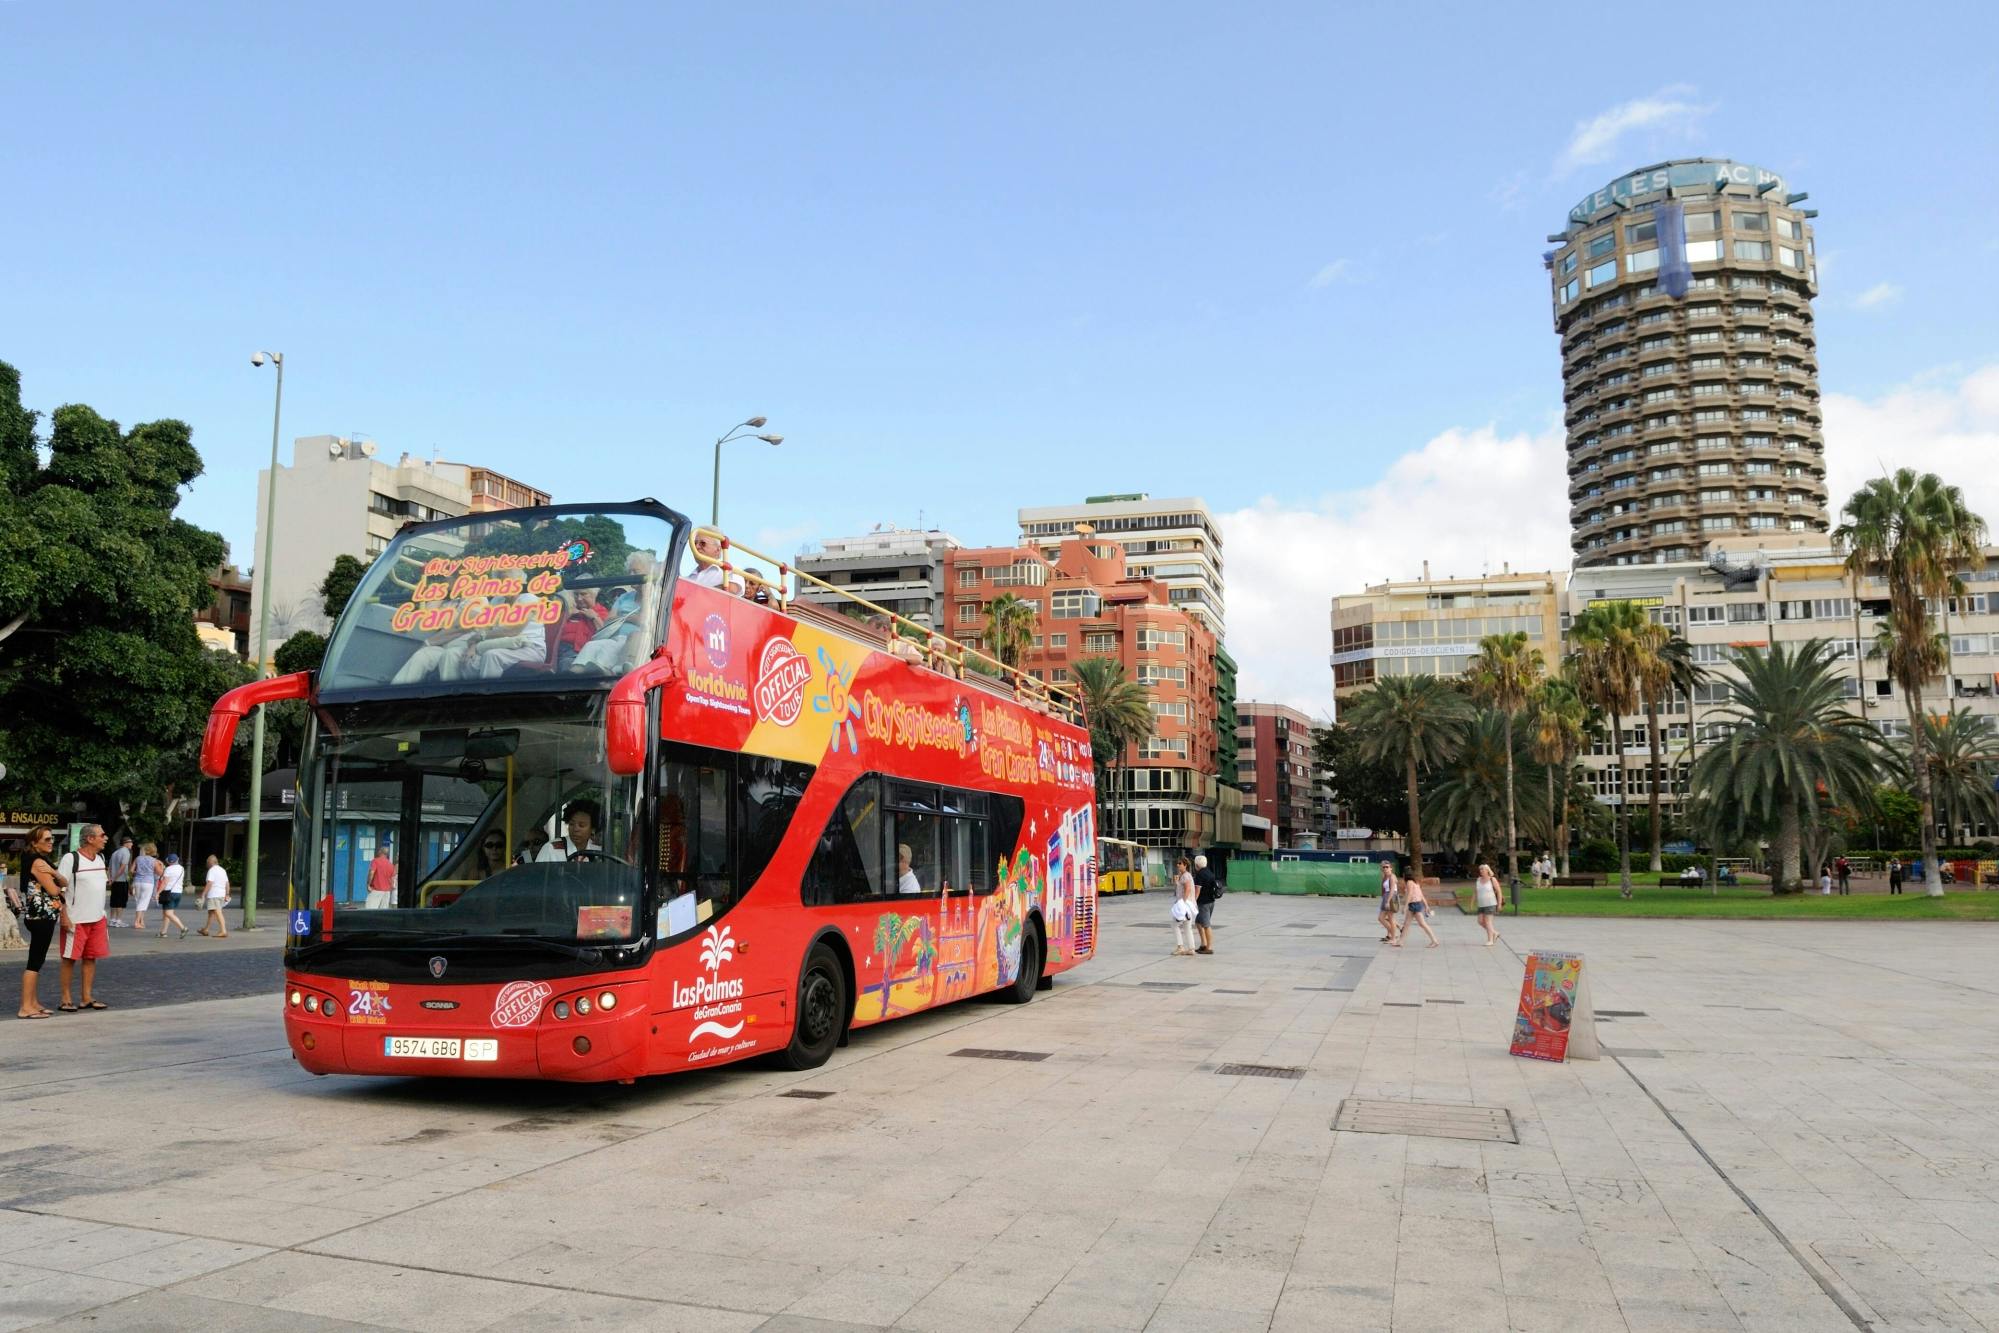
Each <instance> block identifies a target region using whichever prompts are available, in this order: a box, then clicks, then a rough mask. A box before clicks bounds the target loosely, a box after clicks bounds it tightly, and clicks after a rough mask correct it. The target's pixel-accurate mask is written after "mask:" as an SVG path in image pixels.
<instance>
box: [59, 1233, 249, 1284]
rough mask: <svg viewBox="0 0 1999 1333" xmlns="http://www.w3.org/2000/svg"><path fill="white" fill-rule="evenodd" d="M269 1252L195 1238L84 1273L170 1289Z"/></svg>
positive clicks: (106, 1264)
mask: <svg viewBox="0 0 1999 1333" xmlns="http://www.w3.org/2000/svg"><path fill="white" fill-rule="evenodd" d="M270 1252H271V1251H270V1249H269V1247H267V1246H263V1245H244V1244H242V1243H240V1242H237V1241H228V1240H207V1239H204V1238H202V1237H199V1236H196V1237H190V1238H189V1239H186V1240H177V1241H175V1242H174V1243H173V1244H171V1245H162V1246H160V1247H159V1248H158V1249H151V1250H146V1251H144V1252H143V1253H140V1254H134V1255H128V1256H126V1257H125V1258H122V1259H111V1260H107V1261H106V1262H104V1263H101V1264H98V1265H97V1266H96V1267H95V1268H91V1269H87V1270H85V1271H87V1272H88V1273H89V1274H90V1276H92V1277H108V1278H111V1279H113V1280H114V1281H118V1282H137V1283H139V1284H141V1285H142V1286H148V1287H170V1286H172V1285H173V1284H174V1283H176V1282H185V1281H187V1280H188V1279H189V1278H196V1277H200V1276H202V1275H203V1274H206V1273H213V1272H215V1271H216V1270H217V1269H222V1268H229V1267H232V1266H234V1265H236V1264H240V1263H244V1262H246V1261H248V1260H251V1259H258V1258H261V1257H263V1256H264V1255H266V1254H269V1253H270Z"/></svg>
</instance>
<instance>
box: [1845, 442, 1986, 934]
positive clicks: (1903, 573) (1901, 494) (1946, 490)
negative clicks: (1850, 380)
mask: <svg viewBox="0 0 1999 1333" xmlns="http://www.w3.org/2000/svg"><path fill="white" fill-rule="evenodd" d="M1840 517H1841V521H1840V525H1839V527H1838V528H1836V529H1834V531H1833V541H1834V543H1835V544H1836V545H1838V546H1840V547H1843V548H1845V550H1846V552H1847V556H1846V566H1847V569H1848V570H1849V571H1851V572H1852V573H1853V574H1854V575H1855V576H1858V575H1860V574H1862V573H1870V572H1871V573H1878V574H1880V576H1881V577H1882V578H1883V580H1884V581H1885V582H1886V583H1887V585H1888V605H1889V607H1890V609H1891V610H1893V611H1894V613H1895V629H1896V635H1897V638H1898V639H1900V640H1903V641H1904V642H1903V643H1901V644H1900V645H1899V646H1898V648H1897V649H1896V650H1893V651H1891V653H1890V654H1889V658H1888V674H1889V676H1890V677H1891V678H1892V679H1893V680H1894V681H1895V683H1896V684H1898V685H1900V686H1901V687H1902V700H1903V704H1904V705H1905V707H1906V708H1907V709H1908V713H1909V776H1910V779H1911V781H1912V782H1914V784H1915V788H1916V791H1915V796H1916V801H1917V803H1918V804H1919V805H1921V807H1922V812H1923V813H1922V820H1923V827H1922V839H1923V870H1924V872H1925V874H1926V875H1927V876H1928V879H1929V886H1928V887H1929V894H1930V896H1931V897H1932V898H1941V897H1942V896H1943V876H1942V872H1941V871H1940V869H1939V868H1938V866H1937V856H1936V852H1937V827H1936V808H1935V805H1934V802H1933V798H1932V795H1931V792H1930V766H1929V763H1928V761H1927V759H1926V757H1925V751H1926V747H1927V743H1928V731H1927V729H1926V728H1925V727H1924V726H1923V684H1924V682H1925V681H1927V680H1928V679H1929V678H1930V677H1931V676H1933V675H1935V674H1937V672H1939V671H1940V670H1942V668H1943V659H1942V658H1940V657H1938V656H1937V655H1936V654H1935V652H1934V646H1935V644H1934V640H1933V639H1932V638H1931V636H1930V633H1929V625H1930V617H1929V604H1930V603H1931V602H1933V601H1935V600H1937V599H1939V598H1942V597H1945V596H1948V595H1949V593H1950V592H1951V590H1952V589H1953V587H1954V586H1955V585H1956V584H1957V582H1958V578H1957V571H1958V569H1959V568H1960V567H1961V566H1964V565H1970V566H1972V567H1974V568H1976V567H1977V566H1979V565H1981V564H1983V563H1984V560H1985V554H1984V550H1983V547H1984V544H1985V520H1984V519H1982V518H1980V517H1979V516H1978V515H1976V514H1974V513H1972V512H1971V507H1970V506H1969V505H1967V504H1966V503H1965V500H1964V494H1963V492H1961V491H1959V490H1958V488H1957V487H1955V486H1951V485H1947V484H1946V483H1945V482H1944V481H1943V480H1942V479H1941V478H1939V477H1938V476H1937V475H1936V474H1935V473H1933V472H1923V473H1918V472H1917V471H1916V470H1915V469H1913V468H1901V469H1899V470H1898V471H1897V472H1896V473H1895V474H1894V475H1893V476H1888V477H1876V478H1874V479H1873V480H1872V481H1869V482H1868V483H1867V484H1866V485H1865V486H1862V487H1861V488H1860V489H1859V490H1857V491H1855V492H1854V493H1853V496H1852V497H1851V498H1850V499H1848V500H1847V502H1846V504H1845V505H1844V506H1843V507H1842V508H1841V509H1840ZM1944 647H1945V649H1946V656H1947V655H1948V653H1947V650H1948V648H1949V642H1948V640H1946V641H1945V644H1944Z"/></svg>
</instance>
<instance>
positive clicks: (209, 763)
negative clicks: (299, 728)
mask: <svg viewBox="0 0 1999 1333" xmlns="http://www.w3.org/2000/svg"><path fill="white" fill-rule="evenodd" d="M311 697H312V673H311V672H310V671H294V672H292V673H291V674H290V675H289V676H272V677H270V678H269V679H268V680H253V681H251V682H250V683H249V684H248V685H238V686H237V687H236V688H235V689H233V690H231V691H229V693H227V694H225V695H223V696H222V697H221V698H220V699H217V700H216V701H215V707H214V708H212V709H210V710H209V713H208V730H207V731H206V732H205V733H203V735H202V738H201V772H202V776H203V777H210V778H219V777H221V776H222V774H223V773H224V772H225V771H227V769H228V768H229V747H230V746H232V745H234V744H235V743H236V724H237V723H239V722H241V721H242V720H243V715H244V714H246V713H248V712H249V711H250V710H251V709H252V708H255V707H256V706H257V705H258V704H270V703H278V702H280V701H282V700H285V699H310V698H311Z"/></svg>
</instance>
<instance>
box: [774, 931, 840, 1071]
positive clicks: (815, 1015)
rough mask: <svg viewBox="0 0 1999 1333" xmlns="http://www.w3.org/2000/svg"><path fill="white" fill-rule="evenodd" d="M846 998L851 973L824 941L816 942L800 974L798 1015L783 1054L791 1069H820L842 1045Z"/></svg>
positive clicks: (787, 1065)
mask: <svg viewBox="0 0 1999 1333" xmlns="http://www.w3.org/2000/svg"><path fill="white" fill-rule="evenodd" d="M846 998H847V973H846V969H844V968H842V967H841V966H840V958H839V955H837V954H835V953H834V952H833V951H832V950H831V949H829V948H827V947H826V946H825V945H823V944H815V945H813V946H812V952H810V953H808V954H806V955H805V970H804V971H803V972H801V973H799V976H798V1017H797V1021H796V1022H795V1023H794V1024H793V1025H792V1029H791V1044H790V1045H788V1046H786V1047H785V1048H784V1055H783V1057H782V1058H783V1061H784V1065H785V1067H786V1068H787V1069H817V1068H818V1067H819V1066H820V1065H823V1064H825V1063H826V1061H827V1060H829V1059H831V1058H832V1055H833V1048H834V1047H835V1046H838V1045H839V1044H840V1030H841V1028H842V1027H843V1026H844V1024H842V1022H841V1021H840V1019H841V1013H840V1011H841V1009H842V1008H843V1007H844V1006H845V1001H846Z"/></svg>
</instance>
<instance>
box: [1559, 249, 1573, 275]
mask: <svg viewBox="0 0 1999 1333" xmlns="http://www.w3.org/2000/svg"><path fill="white" fill-rule="evenodd" d="M1575 271H1576V252H1575V251H1573V250H1571V251H1569V252H1568V253H1567V254H1565V255H1563V256H1562V276H1563V277H1565V278H1566V277H1568V276H1569V274H1571V273H1574V272H1575Z"/></svg>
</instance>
